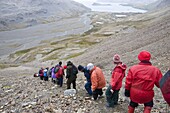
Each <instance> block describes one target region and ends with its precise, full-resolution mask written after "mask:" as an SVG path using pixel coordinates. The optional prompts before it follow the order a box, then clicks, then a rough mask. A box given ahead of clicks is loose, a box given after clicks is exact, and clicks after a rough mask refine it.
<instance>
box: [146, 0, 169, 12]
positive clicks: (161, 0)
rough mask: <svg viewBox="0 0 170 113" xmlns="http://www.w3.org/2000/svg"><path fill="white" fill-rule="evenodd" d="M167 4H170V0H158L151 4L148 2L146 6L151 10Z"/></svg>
mask: <svg viewBox="0 0 170 113" xmlns="http://www.w3.org/2000/svg"><path fill="white" fill-rule="evenodd" d="M168 6H170V0H159V1H156V2H154V3H152V4H149V5H148V6H147V7H146V8H147V9H149V10H153V9H159V8H163V7H168Z"/></svg>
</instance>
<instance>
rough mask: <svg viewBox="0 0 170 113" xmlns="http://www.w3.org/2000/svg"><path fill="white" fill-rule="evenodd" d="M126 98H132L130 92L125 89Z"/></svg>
mask: <svg viewBox="0 0 170 113" xmlns="http://www.w3.org/2000/svg"><path fill="white" fill-rule="evenodd" d="M125 96H126V97H130V90H127V89H125Z"/></svg>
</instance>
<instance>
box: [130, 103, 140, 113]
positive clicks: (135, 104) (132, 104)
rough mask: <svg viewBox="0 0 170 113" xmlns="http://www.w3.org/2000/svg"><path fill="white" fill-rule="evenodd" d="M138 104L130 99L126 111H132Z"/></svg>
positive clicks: (131, 112)
mask: <svg viewBox="0 0 170 113" xmlns="http://www.w3.org/2000/svg"><path fill="white" fill-rule="evenodd" d="M137 106H138V103H136V102H133V101H130V104H129V106H128V113H134V111H135V107H137Z"/></svg>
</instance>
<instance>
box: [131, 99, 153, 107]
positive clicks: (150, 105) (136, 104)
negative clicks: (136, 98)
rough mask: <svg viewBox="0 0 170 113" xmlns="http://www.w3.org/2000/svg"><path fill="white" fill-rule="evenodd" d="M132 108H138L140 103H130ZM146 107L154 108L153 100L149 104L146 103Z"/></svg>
mask: <svg viewBox="0 0 170 113" xmlns="http://www.w3.org/2000/svg"><path fill="white" fill-rule="evenodd" d="M130 106H131V107H133V108H135V107H137V106H138V103H136V102H133V101H130ZM144 106H149V107H153V100H152V101H150V102H147V103H144Z"/></svg>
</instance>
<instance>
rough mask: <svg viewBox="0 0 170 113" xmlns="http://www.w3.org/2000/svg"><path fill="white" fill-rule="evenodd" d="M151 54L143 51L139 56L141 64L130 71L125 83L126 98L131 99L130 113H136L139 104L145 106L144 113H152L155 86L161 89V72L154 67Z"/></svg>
mask: <svg viewBox="0 0 170 113" xmlns="http://www.w3.org/2000/svg"><path fill="white" fill-rule="evenodd" d="M150 58H151V54H150V53H149V52H148V51H145V50H143V51H141V52H140V53H139V54H138V59H139V61H140V63H139V64H137V65H134V66H132V67H131V68H130V69H129V72H128V75H127V77H126V82H125V96H126V97H130V100H131V101H130V104H129V107H128V113H134V111H135V107H137V106H138V103H140V104H144V113H150V112H151V109H152V107H153V97H154V91H153V88H154V84H155V85H156V86H157V87H158V88H159V87H160V86H159V81H160V79H161V78H162V73H161V71H160V70H159V69H158V68H156V67H155V66H152V64H151V62H150Z"/></svg>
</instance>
